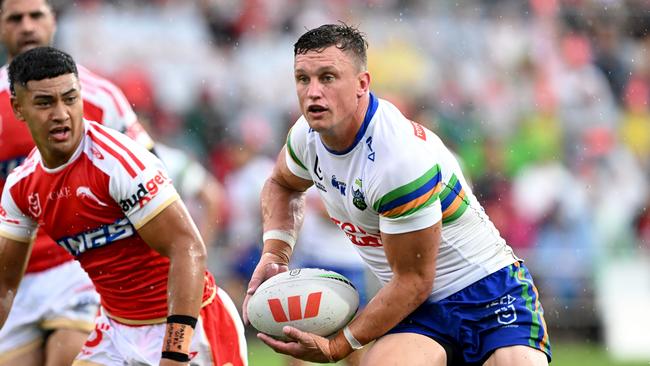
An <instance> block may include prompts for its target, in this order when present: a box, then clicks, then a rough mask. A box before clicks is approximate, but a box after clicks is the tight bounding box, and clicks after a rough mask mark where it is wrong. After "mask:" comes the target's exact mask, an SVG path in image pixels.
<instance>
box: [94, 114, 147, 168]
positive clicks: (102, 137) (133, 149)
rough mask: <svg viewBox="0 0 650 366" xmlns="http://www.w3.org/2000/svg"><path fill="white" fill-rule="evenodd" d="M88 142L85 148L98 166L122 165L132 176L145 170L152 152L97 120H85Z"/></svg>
mask: <svg viewBox="0 0 650 366" xmlns="http://www.w3.org/2000/svg"><path fill="white" fill-rule="evenodd" d="M84 123H85V124H86V139H87V141H88V143H87V144H86V145H85V147H84V150H85V153H86V155H88V156H89V157H90V158H91V160H92V161H93V163H94V164H95V165H98V166H104V167H105V166H122V167H123V168H124V170H125V171H126V172H128V173H129V175H130V176H131V177H135V176H137V175H138V174H139V172H140V171H143V170H145V168H146V166H147V163H148V162H149V161H150V160H151V157H152V156H153V155H151V153H149V151H147V149H145V148H144V147H142V146H140V145H139V144H138V143H136V142H135V141H133V140H132V139H130V138H129V137H127V136H126V135H124V134H122V133H120V132H118V131H116V130H114V129H112V128H108V127H106V126H103V125H101V124H99V123H97V122H92V121H87V120H84Z"/></svg>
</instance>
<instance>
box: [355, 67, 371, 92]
mask: <svg viewBox="0 0 650 366" xmlns="http://www.w3.org/2000/svg"><path fill="white" fill-rule="evenodd" d="M369 89H370V73H369V72H368V71H362V72H360V73H359V74H358V75H357V97H359V98H361V97H362V96H363V95H365V94H366V93H368V90H369Z"/></svg>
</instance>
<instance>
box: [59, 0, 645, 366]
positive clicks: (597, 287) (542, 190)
mask: <svg viewBox="0 0 650 366" xmlns="http://www.w3.org/2000/svg"><path fill="white" fill-rule="evenodd" d="M52 3H53V4H54V6H55V8H56V11H57V13H58V19H59V28H58V33H57V36H56V40H55V45H56V46H58V47H60V48H62V49H64V50H66V51H68V52H70V53H71V54H72V55H73V56H74V57H75V58H76V59H77V61H78V62H80V63H81V64H83V65H85V66H87V67H89V68H91V69H92V70H94V71H97V72H99V73H101V74H103V75H104V76H107V77H109V78H110V79H112V80H114V81H115V82H116V83H117V84H118V85H120V86H121V87H122V88H123V90H124V91H125V93H126V94H127V97H128V98H129V99H130V101H131V102H132V103H133V105H134V108H135V109H136V111H137V112H138V114H139V116H140V118H141V120H143V121H145V122H147V127H148V129H149V130H150V132H151V133H152V135H154V137H155V138H156V139H157V140H158V141H162V142H165V143H166V144H168V145H171V146H175V147H178V148H181V149H182V150H184V151H185V152H187V153H189V154H190V155H192V156H193V157H194V158H195V159H197V160H198V161H200V162H201V163H202V164H204V166H205V167H206V168H207V169H208V170H209V171H211V172H212V173H213V174H214V175H215V176H216V177H217V178H218V179H219V180H220V181H221V182H222V184H223V185H224V186H225V188H226V192H231V191H232V190H237V189H238V188H241V186H242V179H232V177H233V176H235V175H236V173H238V172H242V171H243V170H245V169H247V168H248V169H249V170H250V168H251V166H252V167H255V164H259V163H260V161H270V159H273V158H274V157H275V154H277V151H278V150H279V148H280V146H281V145H282V143H283V142H284V138H285V134H286V131H287V130H288V128H289V127H290V126H291V124H292V123H293V122H294V121H295V120H296V118H297V117H298V111H297V99H296V96H295V92H294V89H293V88H294V86H293V76H292V63H293V53H292V52H293V47H292V46H293V42H294V41H295V40H296V39H297V36H298V35H299V34H301V33H302V32H304V30H305V29H308V28H312V27H315V26H318V25H320V24H323V23H331V22H337V21H344V22H346V23H348V24H352V25H356V26H358V27H359V28H360V29H361V30H362V31H364V32H365V33H366V34H367V37H368V40H369V43H370V48H369V69H370V72H371V75H372V88H371V89H372V90H373V91H374V92H375V93H376V94H377V95H378V96H380V97H383V98H385V99H388V100H390V101H392V102H393V103H395V104H397V105H399V106H400V107H401V109H402V111H404V112H405V114H406V115H407V116H408V117H410V118H411V119H413V120H416V121H418V122H420V123H422V124H424V125H426V126H428V127H430V128H431V129H432V130H433V131H435V132H436V133H438V134H439V135H440V136H441V137H442V138H443V140H444V141H445V142H446V143H447V144H448V145H449V146H450V147H451V148H453V149H454V151H456V153H457V154H458V155H459V157H460V158H461V159H462V162H463V164H464V169H465V171H466V174H467V176H468V177H469V179H470V180H471V181H472V183H473V186H474V191H475V193H476V195H477V196H478V198H479V200H480V201H481V203H482V204H483V206H484V207H485V209H486V210H487V212H488V214H489V215H490V217H491V218H492V219H493V221H494V222H495V224H496V226H497V227H498V228H499V230H500V231H501V233H502V235H503V236H504V237H505V238H506V239H507V240H508V242H509V244H510V245H511V246H513V247H514V248H515V250H516V251H517V253H518V255H519V256H521V257H523V258H525V259H526V263H527V264H528V265H529V267H530V268H531V271H532V273H533V275H534V276H535V279H536V281H537V285H538V288H539V290H540V293H541V296H542V301H543V304H544V307H545V312H546V321H547V323H548V326H549V328H550V330H551V337H552V338H551V340H552V342H553V344H554V353H555V359H554V362H553V364H555V365H647V364H648V363H649V362H650V354H649V352H650V351H649V350H650V336H648V331H647V329H650V320H648V317H647V315H646V312H647V309H650V264H649V263H650V256H649V255H648V253H650V212H648V210H647V207H648V204H649V203H650V192H649V191H648V178H650V175H649V173H650V107H649V106H648V100H649V98H650V34H648V26H650V4H649V3H648V2H647V1H642V0H638V1H634V0H628V1H614V0H589V1H587V0H530V1H524V0H510V1H509V0H482V1H470V0H468V1H427V0H332V1H300V0H267V1H264V0H240V1H235V0H197V1H183V0H157V1H153V0H150V1H135V0H130V1H117V0H115V1H101V0H77V1H63V0H61V1H57V0H53V1H52ZM260 175H261V174H258V176H256V177H253V178H252V179H257V180H260V179H263V178H264V177H263V176H260ZM243 181H244V182H246V180H243ZM233 197H237V196H236V195H229V194H226V197H225V201H226V205H225V206H224V208H223V210H222V212H221V214H220V215H219V217H218V218H215V219H214V220H215V221H218V224H217V225H218V226H219V229H220V230H219V232H218V233H217V235H216V236H215V237H214V238H213V239H211V240H210V241H211V242H210V243H209V244H210V246H211V253H212V255H211V261H210V267H211V268H212V269H213V271H214V272H215V273H216V275H217V276H218V277H219V276H220V277H221V278H224V279H229V278H231V277H232V276H231V275H232V273H231V269H230V268H231V267H232V265H231V263H228V261H232V260H233V258H235V257H236V256H234V255H233V254H232V253H233V252H237V251H238V247H239V246H242V245H244V244H242V243H243V241H244V240H243V239H242V237H241V235H243V234H242V232H246V233H248V235H250V234H253V237H257V238H259V236H261V234H260V233H259V231H260V230H261V229H260V228H259V227H253V228H251V227H246V228H243V229H242V228H238V224H241V222H244V221H246V222H253V223H254V222H257V220H258V218H257V217H252V216H251V217H250V218H247V217H245V216H243V217H242V216H241V215H233V214H232V212H233V211H236V210H237V209H239V208H240V206H241V205H242V202H240V201H237V200H236V199H233ZM229 198H230V199H229ZM200 214H201V213H200V212H197V215H200ZM244 214H249V215H251V213H250V212H248V213H244ZM248 240H249V241H250V239H248ZM233 297H235V298H236V296H233ZM251 334H253V333H252V332H251ZM251 341H254V337H251ZM250 356H251V365H273V364H278V365H279V364H282V360H281V359H279V358H278V357H277V356H275V355H274V354H273V353H272V351H270V350H269V349H267V348H265V347H262V346H261V345H260V344H259V343H254V342H253V343H251V349H250Z"/></svg>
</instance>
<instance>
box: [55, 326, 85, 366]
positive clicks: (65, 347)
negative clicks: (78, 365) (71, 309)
mask: <svg viewBox="0 0 650 366" xmlns="http://www.w3.org/2000/svg"><path fill="white" fill-rule="evenodd" d="M88 335H89V332H84V331H80V330H75V329H57V330H55V331H54V332H52V333H51V334H50V335H49V337H47V341H46V343H45V366H68V365H71V364H72V361H73V360H74V358H75V357H76V356H77V354H78V353H79V351H81V347H82V346H83V345H84V342H86V339H87V338H88Z"/></svg>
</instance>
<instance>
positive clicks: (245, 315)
mask: <svg viewBox="0 0 650 366" xmlns="http://www.w3.org/2000/svg"><path fill="white" fill-rule="evenodd" d="M250 298H251V295H246V297H244V304H243V305H242V307H241V315H242V319H243V320H244V325H248V324H250V322H249V321H248V300H249V299H250Z"/></svg>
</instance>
